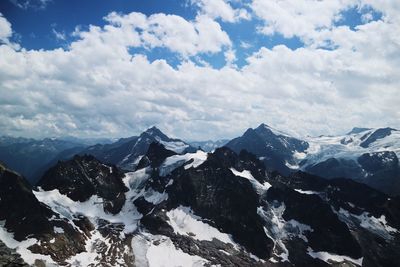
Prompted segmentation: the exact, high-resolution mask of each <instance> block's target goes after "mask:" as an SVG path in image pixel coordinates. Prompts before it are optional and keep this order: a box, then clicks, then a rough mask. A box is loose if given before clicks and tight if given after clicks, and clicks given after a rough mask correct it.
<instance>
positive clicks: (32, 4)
mask: <svg viewBox="0 0 400 267" xmlns="http://www.w3.org/2000/svg"><path fill="white" fill-rule="evenodd" d="M9 1H10V2H11V3H13V4H14V5H15V6H17V7H19V8H21V9H25V10H26V9H35V10H38V9H44V8H46V6H47V5H48V4H49V3H50V2H52V0H9Z"/></svg>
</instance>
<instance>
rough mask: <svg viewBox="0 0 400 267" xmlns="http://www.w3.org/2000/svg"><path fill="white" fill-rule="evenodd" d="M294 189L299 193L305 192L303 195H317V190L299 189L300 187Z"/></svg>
mask: <svg viewBox="0 0 400 267" xmlns="http://www.w3.org/2000/svg"><path fill="white" fill-rule="evenodd" d="M294 191H296V192H299V193H300V194H305V195H314V194H315V195H318V194H319V192H317V191H311V190H301V189H295V190H294Z"/></svg>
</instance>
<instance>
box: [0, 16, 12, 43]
mask: <svg viewBox="0 0 400 267" xmlns="http://www.w3.org/2000/svg"><path fill="white" fill-rule="evenodd" d="M11 35H12V29H11V23H10V22H8V20H7V19H6V18H4V17H3V14H1V13H0V43H8V42H9V40H8V39H9V38H10V37H11Z"/></svg>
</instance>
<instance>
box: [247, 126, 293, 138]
mask: <svg viewBox="0 0 400 267" xmlns="http://www.w3.org/2000/svg"><path fill="white" fill-rule="evenodd" d="M255 130H256V131H257V132H260V131H262V132H265V130H267V131H268V132H272V133H273V134H274V135H283V136H288V137H290V135H289V134H287V133H285V132H283V131H281V130H278V129H275V128H274V127H271V126H269V125H268V124H265V123H261V124H260V125H259V126H258V127H257V128H256V129H255Z"/></svg>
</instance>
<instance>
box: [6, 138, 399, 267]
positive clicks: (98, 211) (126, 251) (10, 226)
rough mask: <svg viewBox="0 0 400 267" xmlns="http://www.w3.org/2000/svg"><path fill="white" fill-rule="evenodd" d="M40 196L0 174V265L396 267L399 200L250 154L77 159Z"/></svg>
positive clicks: (63, 165)
mask: <svg viewBox="0 0 400 267" xmlns="http://www.w3.org/2000/svg"><path fill="white" fill-rule="evenodd" d="M39 185H40V187H39V189H38V190H36V189H35V190H33V189H32V188H31V187H30V186H29V184H27V183H26V182H24V179H23V178H22V177H21V176H19V175H17V174H15V173H13V172H11V171H9V170H6V169H4V168H3V169H2V172H1V176H0V221H1V226H0V239H1V240H2V241H3V242H4V244H5V245H6V246H7V247H8V248H7V254H6V255H7V256H0V262H1V261H2V260H3V261H5V260H10V259H11V260H14V261H16V262H21V259H22V260H24V261H25V262H26V263H28V264H35V261H40V262H46V264H55V265H66V266H107V265H108V266H110V265H111V266H382V267H383V266H398V265H399V262H398V259H399V258H400V233H399V230H398V229H400V200H399V199H398V198H390V197H388V196H387V195H385V194H383V193H380V192H378V191H376V190H374V189H372V188H370V187H368V186H366V185H363V184H359V183H357V182H353V181H351V180H348V179H331V180H326V179H323V178H320V177H318V176H313V175H310V174H306V173H302V172H297V173H293V174H291V175H290V176H285V175H281V174H279V173H277V172H272V173H271V172H268V170H267V169H266V167H265V165H264V163H263V162H262V161H260V160H259V159H258V157H257V156H255V155H253V154H251V153H248V152H246V151H241V152H240V153H239V154H237V153H235V152H234V151H232V150H231V149H229V148H226V147H225V148H219V149H217V150H215V152H213V153H209V154H207V153H205V152H203V151H196V152H193V153H186V154H178V153H176V152H174V151H171V150H168V149H166V148H165V146H164V145H161V144H160V143H159V142H154V143H151V144H150V145H149V147H148V150H147V152H146V153H145V155H144V156H143V157H141V160H140V162H139V163H138V165H137V168H136V169H135V171H132V172H127V173H122V172H121V171H119V170H118V168H117V167H115V166H111V165H107V164H103V163H101V162H99V161H98V160H97V159H96V158H94V157H92V156H77V157H75V158H73V159H71V160H69V161H66V162H60V163H58V164H57V165H56V166H55V167H54V168H52V169H50V170H49V171H48V172H47V173H46V175H45V176H44V177H43V178H42V179H41V181H40V184H39ZM122 196H123V197H122ZM122 198H123V201H122V202H123V204H122V205H121V204H120V203H121V199H122ZM110 207H111V208H112V209H110ZM35 244H36V245H35ZM0 245H1V244H0ZM0 249H1V246H0ZM18 254H19V255H20V256H21V259H20V258H18ZM9 255H16V256H12V257H10V256H9ZM21 264H22V263H21Z"/></svg>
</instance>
